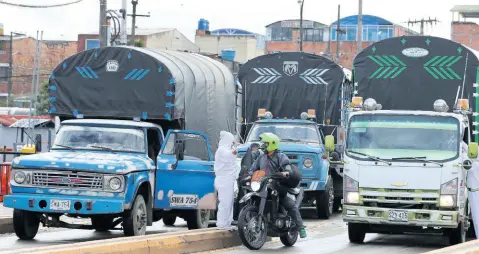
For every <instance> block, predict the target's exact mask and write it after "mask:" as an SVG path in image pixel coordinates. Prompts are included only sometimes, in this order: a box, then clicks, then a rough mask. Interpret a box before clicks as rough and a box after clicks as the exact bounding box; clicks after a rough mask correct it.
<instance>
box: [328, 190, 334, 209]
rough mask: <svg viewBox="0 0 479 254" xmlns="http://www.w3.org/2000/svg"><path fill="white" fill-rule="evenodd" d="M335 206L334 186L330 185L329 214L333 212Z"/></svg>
mask: <svg viewBox="0 0 479 254" xmlns="http://www.w3.org/2000/svg"><path fill="white" fill-rule="evenodd" d="M333 206H334V189H333V186H331V187H329V200H328V209H329V214H332V213H333Z"/></svg>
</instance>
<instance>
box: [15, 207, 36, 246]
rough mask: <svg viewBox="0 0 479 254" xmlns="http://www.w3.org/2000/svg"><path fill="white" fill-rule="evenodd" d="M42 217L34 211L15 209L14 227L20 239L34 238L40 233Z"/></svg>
mask: <svg viewBox="0 0 479 254" xmlns="http://www.w3.org/2000/svg"><path fill="white" fill-rule="evenodd" d="M39 227H40V219H39V218H38V215H37V214H35V213H34V212H30V211H24V210H19V209H14V210H13V229H14V230H15V234H16V235H17V237H18V238H19V239H20V240H32V239H33V238H35V236H36V235H37V233H38V228H39Z"/></svg>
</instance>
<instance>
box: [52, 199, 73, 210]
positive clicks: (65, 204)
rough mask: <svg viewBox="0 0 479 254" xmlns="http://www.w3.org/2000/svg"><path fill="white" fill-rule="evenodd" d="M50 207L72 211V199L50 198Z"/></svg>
mask: <svg viewBox="0 0 479 254" xmlns="http://www.w3.org/2000/svg"><path fill="white" fill-rule="evenodd" d="M50 209H51V210H55V211H70V200H55V199H53V200H50Z"/></svg>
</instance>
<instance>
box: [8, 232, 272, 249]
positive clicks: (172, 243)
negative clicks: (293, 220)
mask: <svg viewBox="0 0 479 254" xmlns="http://www.w3.org/2000/svg"><path fill="white" fill-rule="evenodd" d="M268 240H270V239H268ZM241 244H242V243H241V240H240V238H239V236H238V232H237V231H234V232H230V231H226V230H217V229H201V230H191V231H183V232H172V233H163V234H155V235H146V236H136V237H120V238H114V239H107V240H98V241H90V242H84V243H74V244H64V245H56V246H50V247H42V248H31V249H20V250H13V251H5V252H0V253H3V254H20V253H35V254H67V253H68V254H83V253H97V254H120V253H140V254H141V253H145V254H146V253H168V254H180V253H181V254H183V253H194V252H202V251H211V250H217V249H224V248H231V247H236V246H240V245H241Z"/></svg>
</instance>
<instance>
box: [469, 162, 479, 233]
mask: <svg viewBox="0 0 479 254" xmlns="http://www.w3.org/2000/svg"><path fill="white" fill-rule="evenodd" d="M467 188H468V190H469V191H468V193H467V198H468V199H469V205H470V207H471V215H472V222H473V223H474V231H475V232H476V238H477V237H479V160H478V159H475V160H474V161H473V163H472V168H471V169H470V170H469V171H468V172H467Z"/></svg>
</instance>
